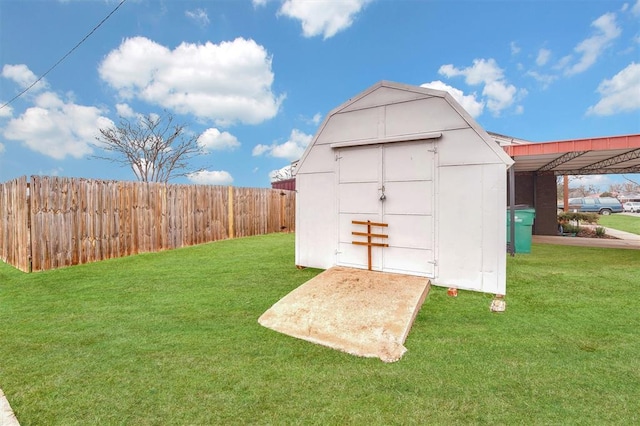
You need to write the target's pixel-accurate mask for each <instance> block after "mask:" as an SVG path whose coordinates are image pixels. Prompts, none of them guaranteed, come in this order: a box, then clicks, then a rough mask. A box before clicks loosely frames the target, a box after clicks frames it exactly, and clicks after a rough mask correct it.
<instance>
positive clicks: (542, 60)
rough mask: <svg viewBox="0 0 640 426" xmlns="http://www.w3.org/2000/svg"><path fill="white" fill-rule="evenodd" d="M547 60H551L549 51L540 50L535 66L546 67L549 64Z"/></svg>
mask: <svg viewBox="0 0 640 426" xmlns="http://www.w3.org/2000/svg"><path fill="white" fill-rule="evenodd" d="M549 58H551V51H550V50H549V49H540V50H539V51H538V56H537V57H536V65H538V66H539V67H541V66H543V65H546V63H547V62H549Z"/></svg>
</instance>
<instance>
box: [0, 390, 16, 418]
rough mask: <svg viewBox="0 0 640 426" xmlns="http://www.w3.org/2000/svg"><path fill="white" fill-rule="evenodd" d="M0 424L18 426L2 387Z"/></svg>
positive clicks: (0, 392) (0, 394)
mask: <svg viewBox="0 0 640 426" xmlns="http://www.w3.org/2000/svg"><path fill="white" fill-rule="evenodd" d="M0 426H20V423H18V419H17V418H16V415H15V414H14V413H13V410H12V409H11V406H10V405H9V401H7V397H6V396H5V395H4V392H2V389H0Z"/></svg>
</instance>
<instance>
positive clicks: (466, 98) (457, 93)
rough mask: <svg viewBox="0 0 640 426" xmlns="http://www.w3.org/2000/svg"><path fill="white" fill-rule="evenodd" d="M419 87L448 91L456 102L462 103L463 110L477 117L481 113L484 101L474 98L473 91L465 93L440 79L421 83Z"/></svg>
mask: <svg viewBox="0 0 640 426" xmlns="http://www.w3.org/2000/svg"><path fill="white" fill-rule="evenodd" d="M421 87H428V88H431V89H436V90H443V91H445V92H449V94H450V95H451V96H453V99H455V100H456V101H458V103H459V104H460V105H462V107H463V108H464V109H465V111H467V112H468V113H469V114H471V116H472V117H474V118H477V117H479V116H480V115H482V111H483V110H484V102H482V101H479V100H478V99H477V98H476V94H475V93H472V94H470V95H465V94H464V92H463V91H462V90H460V89H456V88H455V87H451V86H449V85H448V84H446V83H443V82H442V81H440V80H436V81H432V82H431V83H424V84H422V85H421Z"/></svg>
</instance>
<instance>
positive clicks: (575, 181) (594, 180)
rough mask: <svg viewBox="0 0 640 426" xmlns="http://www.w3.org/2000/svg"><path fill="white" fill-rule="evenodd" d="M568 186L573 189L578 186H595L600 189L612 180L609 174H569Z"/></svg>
mask: <svg viewBox="0 0 640 426" xmlns="http://www.w3.org/2000/svg"><path fill="white" fill-rule="evenodd" d="M569 181H570V184H569V188H570V189H575V188H578V187H580V186H591V185H593V186H595V187H598V188H599V189H601V190H602V188H605V187H607V186H609V185H611V183H613V181H612V180H611V175H584V176H569Z"/></svg>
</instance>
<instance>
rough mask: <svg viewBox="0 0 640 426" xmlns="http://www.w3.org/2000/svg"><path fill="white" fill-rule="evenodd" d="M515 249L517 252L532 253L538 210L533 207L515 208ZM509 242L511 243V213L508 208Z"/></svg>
mask: <svg viewBox="0 0 640 426" xmlns="http://www.w3.org/2000/svg"><path fill="white" fill-rule="evenodd" d="M515 213H516V216H515V238H516V244H515V249H516V250H515V251H516V253H531V234H532V233H533V232H532V231H533V220H534V219H535V218H536V210H535V209H531V208H518V207H516V208H515ZM507 243H511V214H510V212H509V210H507Z"/></svg>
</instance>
